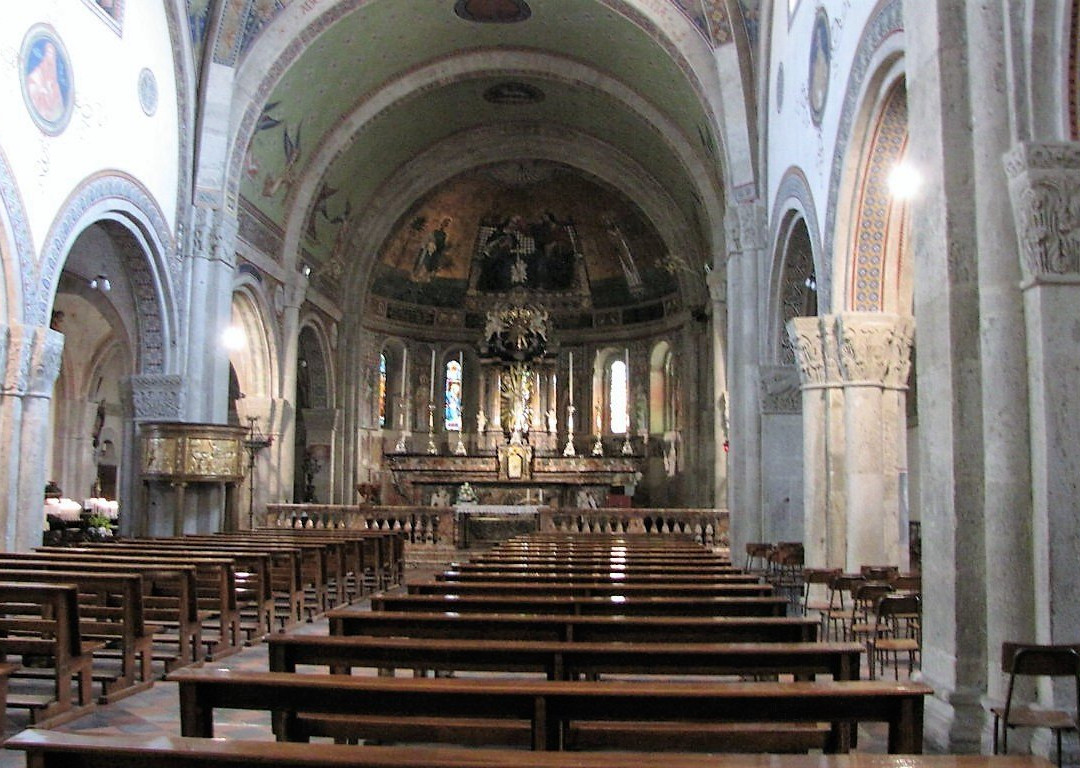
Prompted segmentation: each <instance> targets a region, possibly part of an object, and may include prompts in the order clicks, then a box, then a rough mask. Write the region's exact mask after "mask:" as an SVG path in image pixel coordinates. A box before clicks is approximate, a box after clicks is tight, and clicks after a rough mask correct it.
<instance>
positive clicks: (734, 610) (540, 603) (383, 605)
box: [371, 595, 788, 616]
mask: <svg viewBox="0 0 1080 768" xmlns="http://www.w3.org/2000/svg"><path fill="white" fill-rule="evenodd" d="M787 607H788V601H787V600H786V599H785V598H783V597H623V596H609V597H579V596H576V595H567V596H564V595H550V596H540V595H373V596H372V597H371V609H372V610H374V611H423V612H425V613H431V612H445V611H456V612H459V613H462V612H466V613H478V612H479V613H564V614H574V615H608V616H611V615H628V616H784V615H785V614H786V613H787Z"/></svg>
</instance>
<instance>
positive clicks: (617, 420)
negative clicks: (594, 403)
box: [608, 360, 629, 435]
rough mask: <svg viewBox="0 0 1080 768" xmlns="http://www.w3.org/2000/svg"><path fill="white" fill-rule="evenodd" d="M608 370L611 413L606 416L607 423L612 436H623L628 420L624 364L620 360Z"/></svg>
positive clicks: (626, 382)
mask: <svg viewBox="0 0 1080 768" xmlns="http://www.w3.org/2000/svg"><path fill="white" fill-rule="evenodd" d="M608 370H609V371H610V373H611V376H610V389H609V390H608V398H609V400H608V401H609V402H610V404H611V411H610V413H609V415H608V423H609V424H610V425H611V433H612V434H614V435H625V434H626V427H627V424H626V422H627V418H628V417H627V412H626V408H627V401H626V391H627V387H628V385H629V382H628V381H627V380H626V363H624V362H623V361H622V360H615V361H614V362H612V364H611V367H610V368H609V369H608Z"/></svg>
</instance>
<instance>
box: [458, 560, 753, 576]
mask: <svg viewBox="0 0 1080 768" xmlns="http://www.w3.org/2000/svg"><path fill="white" fill-rule="evenodd" d="M447 570H448V571H458V572H461V573H477V574H479V573H522V572H530V573H576V572H577V571H601V572H609V573H610V572H615V571H618V572H625V573H653V574H680V573H692V574H694V575H704V574H716V575H718V576H719V575H724V574H733V575H740V576H744V577H745V576H750V577H753V578H760V577H759V576H758V575H757V574H751V573H749V572H747V571H744V570H742V569H741V568H734V567H732V566H730V565H717V564H715V563H704V562H703V563H700V564H693V563H686V562H681V563H670V564H660V565H656V564H653V563H625V562H622V561H615V562H612V561H611V560H604V559H602V558H597V559H595V560H584V561H583V560H577V561H574V560H569V561H565V562H559V561H557V560H532V561H530V560H511V559H507V560H505V561H488V560H484V559H477V560H473V561H470V562H464V563H458V562H454V563H450V565H449V566H448V567H447Z"/></svg>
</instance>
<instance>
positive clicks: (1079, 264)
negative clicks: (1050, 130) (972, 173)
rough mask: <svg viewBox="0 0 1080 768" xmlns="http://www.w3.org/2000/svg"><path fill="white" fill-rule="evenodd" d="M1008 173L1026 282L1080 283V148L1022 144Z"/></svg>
mask: <svg viewBox="0 0 1080 768" xmlns="http://www.w3.org/2000/svg"><path fill="white" fill-rule="evenodd" d="M1005 172H1006V174H1007V175H1008V177H1009V196H1010V198H1011V200H1012V207H1013V217H1014V219H1015V222H1016V231H1017V235H1018V239H1019V244H1020V266H1021V268H1022V269H1023V273H1024V281H1025V283H1028V284H1030V283H1034V282H1039V281H1045V280H1047V279H1049V280H1053V279H1055V278H1062V277H1068V278H1074V279H1080V144H1077V143H1058V144H1019V145H1017V146H1016V147H1015V148H1014V149H1013V150H1012V151H1011V152H1009V153H1008V154H1006V155H1005Z"/></svg>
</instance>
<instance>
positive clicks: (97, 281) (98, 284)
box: [90, 274, 112, 293]
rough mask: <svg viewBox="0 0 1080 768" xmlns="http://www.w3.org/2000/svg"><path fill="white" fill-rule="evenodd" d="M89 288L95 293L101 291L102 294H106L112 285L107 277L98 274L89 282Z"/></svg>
mask: <svg viewBox="0 0 1080 768" xmlns="http://www.w3.org/2000/svg"><path fill="white" fill-rule="evenodd" d="M90 287H91V288H93V289H94V290H95V291H101V292H102V293H108V292H109V291H111V290H112V283H111V282H109V278H108V276H107V275H103V274H98V275H95V276H94V277H93V278H91V280H90Z"/></svg>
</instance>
